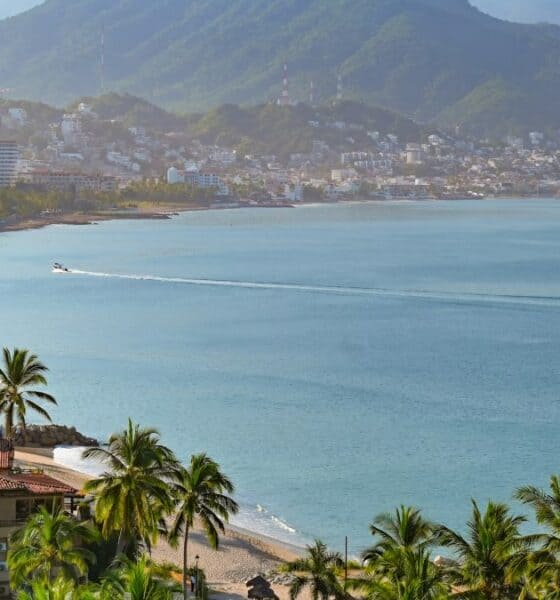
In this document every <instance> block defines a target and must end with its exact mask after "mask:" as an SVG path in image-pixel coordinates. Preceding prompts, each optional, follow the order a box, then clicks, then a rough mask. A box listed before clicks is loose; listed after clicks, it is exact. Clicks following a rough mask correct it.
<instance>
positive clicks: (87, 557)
mask: <svg viewBox="0 0 560 600" xmlns="http://www.w3.org/2000/svg"><path fill="white" fill-rule="evenodd" d="M96 533H97V532H96V531H95V529H93V528H92V527H91V526H89V525H84V524H83V523H79V522H78V521H76V520H75V519H73V518H72V517H70V516H68V515H67V514H65V513H64V512H62V510H61V509H60V508H59V507H55V508H54V509H53V510H52V512H51V511H49V510H47V508H46V507H44V506H42V507H41V508H39V510H38V511H37V512H36V513H35V514H34V515H33V516H31V518H30V519H29V520H28V521H27V523H26V525H25V527H23V529H20V530H19V531H17V532H16V533H15V534H14V535H13V537H12V540H11V544H10V549H9V551H8V567H9V569H10V581H11V583H12V584H13V585H14V586H15V587H18V586H20V585H21V584H22V583H25V582H26V581H29V580H37V581H42V582H43V583H46V584H49V583H50V582H52V581H53V579H54V574H55V573H56V574H62V575H63V576H64V577H66V578H68V579H71V580H77V579H78V577H80V576H82V575H84V574H85V573H87V570H88V566H89V565H90V564H91V563H93V562H95V555H94V554H93V552H91V551H89V550H86V549H85V548H83V547H81V546H80V543H81V542H89V541H92V540H94V539H95V538H96Z"/></svg>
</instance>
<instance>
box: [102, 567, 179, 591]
mask: <svg viewBox="0 0 560 600" xmlns="http://www.w3.org/2000/svg"><path fill="white" fill-rule="evenodd" d="M178 589H179V586H177V584H175V582H174V581H173V580H172V579H171V573H170V572H169V571H168V570H167V569H162V568H161V567H158V566H157V565H155V564H154V563H152V562H151V561H150V560H148V559H147V558H146V557H145V556H143V557H141V558H140V560H138V561H131V560H130V559H128V558H126V557H121V559H119V561H118V562H117V563H116V565H115V568H114V569H113V570H112V571H111V572H110V573H109V574H108V575H107V577H106V578H105V580H104V581H103V584H102V592H101V598H103V599H104V600H122V598H124V597H126V596H125V594H129V596H128V597H129V599H130V600H148V599H149V600H172V598H173V594H174V592H177V591H178Z"/></svg>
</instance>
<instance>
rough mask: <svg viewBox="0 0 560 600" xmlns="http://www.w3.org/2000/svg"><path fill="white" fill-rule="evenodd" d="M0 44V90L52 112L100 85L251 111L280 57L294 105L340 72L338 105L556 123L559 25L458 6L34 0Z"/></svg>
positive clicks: (268, 88) (320, 97)
mask: <svg viewBox="0 0 560 600" xmlns="http://www.w3.org/2000/svg"><path fill="white" fill-rule="evenodd" d="M102 32H104V36H103V37H104V44H102V43H101V39H102ZM0 39H1V40H2V44H1V46H0V82H2V86H6V87H11V88H14V89H15V93H16V94H17V95H18V96H20V97H23V96H24V97H29V98H35V99H40V100H42V101H47V102H50V103H56V104H62V103H67V102H69V101H70V100H71V98H75V97H76V96H77V95H96V94H98V93H99V92H100V90H101V82H102V81H104V82H105V87H106V88H107V89H114V90H116V91H128V92H130V93H132V94H135V95H137V96H142V97H144V98H146V99H148V100H150V101H151V102H153V103H156V104H159V105H161V106H164V107H167V108H173V109H175V110H178V111H183V112H185V111H192V110H207V109H208V108H212V107H216V106H218V105H221V104H224V103H241V104H257V103H261V102H266V101H268V100H271V99H274V98H276V97H278V95H279V94H280V92H281V79H282V66H283V64H284V63H286V64H288V66H289V74H290V93H291V95H292V96H293V97H294V98H297V99H307V98H308V95H309V89H310V82H311V81H313V82H314V89H315V98H316V101H318V102H322V103H324V102H325V101H327V100H328V99H331V98H333V97H334V96H335V95H336V86H337V77H338V76H339V75H340V76H341V77H342V83H343V86H344V95H345V97H347V98H349V99H360V100H364V101H366V102H368V103H372V104H378V105H382V106H386V107H388V108H390V109H392V110H396V111H400V112H402V113H404V114H406V115H409V116H411V117H414V118H415V119H417V120H421V121H431V120H436V121H437V120H441V121H442V122H443V123H446V124H448V125H455V124H457V123H460V124H462V125H463V126H464V128H465V129H467V130H469V129H470V130H472V131H473V132H476V133H488V134H501V133H508V132H512V133H514V132H520V131H523V130H527V129H533V128H537V127H540V128H543V127H544V128H547V129H549V128H557V127H560V113H558V114H556V112H557V111H555V110H554V107H555V104H556V97H557V96H558V94H559V93H560V28H557V27H555V26H548V25H542V26H541V25H519V24H514V23H509V22H505V21H500V20H498V19H495V18H492V17H490V16H488V15H486V14H484V13H482V12H481V11H479V10H478V9H476V8H474V7H472V6H471V5H470V3H469V2H468V0H267V1H266V2H263V1H262V0H158V2H153V0H47V1H46V2H45V4H43V5H41V6H38V7H36V8H34V9H32V10H31V11H29V12H27V13H24V14H21V15H18V16H16V17H14V18H12V19H9V20H6V21H1V22H0ZM102 47H103V49H104V50H103V52H102ZM102 54H103V55H104V68H103V69H102V67H101V55H102ZM511 99H514V100H515V109H514V110H513V109H512V108H511V107H510V106H509V103H510V100H511ZM488 126H490V130H487V128H488Z"/></svg>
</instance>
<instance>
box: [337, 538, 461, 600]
mask: <svg viewBox="0 0 560 600" xmlns="http://www.w3.org/2000/svg"><path fill="white" fill-rule="evenodd" d="M392 552H393V550H387V551H386V552H385V553H384V556H386V555H387V554H391V553H392ZM396 554H397V555H398V557H399V561H400V565H399V568H398V569H387V570H386V574H385V575H381V574H380V573H379V571H378V570H377V569H376V568H374V567H372V566H367V567H366V569H365V573H364V576H363V577H360V578H357V579H351V580H350V581H349V582H348V587H349V588H350V589H353V590H357V591H359V592H360V597H363V598H364V599H365V600H444V599H446V598H449V597H450V589H449V586H448V585H447V584H446V582H445V571H444V570H443V569H440V568H438V567H436V565H434V563H433V562H432V560H431V557H430V554H429V553H428V551H427V550H426V549H425V548H417V549H412V550H411V549H407V550H404V549H402V548H401V549H396Z"/></svg>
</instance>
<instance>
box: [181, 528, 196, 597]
mask: <svg viewBox="0 0 560 600" xmlns="http://www.w3.org/2000/svg"><path fill="white" fill-rule="evenodd" d="M188 544H189V526H188V525H186V526H185V539H184V540H183V598H184V600H187V595H188V588H187V570H188V568H189V562H188V553H187V551H188ZM196 585H197V586H198V581H197V582H196Z"/></svg>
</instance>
